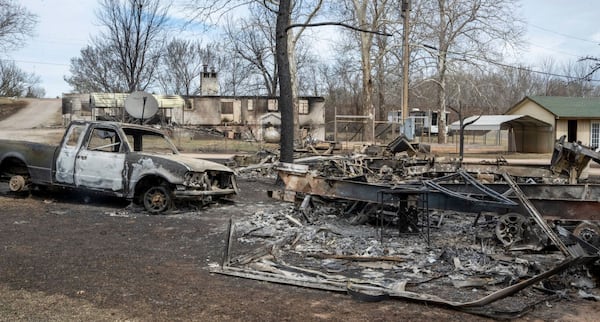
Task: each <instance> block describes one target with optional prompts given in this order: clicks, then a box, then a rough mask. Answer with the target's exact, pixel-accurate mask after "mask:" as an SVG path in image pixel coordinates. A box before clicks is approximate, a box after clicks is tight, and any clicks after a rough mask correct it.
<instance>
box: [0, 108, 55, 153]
mask: <svg viewBox="0 0 600 322" xmlns="http://www.w3.org/2000/svg"><path fill="white" fill-rule="evenodd" d="M23 100H25V101H27V102H28V103H29V104H28V105H27V106H26V107H24V108H22V109H21V110H20V111H19V112H18V113H16V114H14V115H13V116H11V117H9V118H7V119H5V120H3V121H0V139H10V140H25V141H34V142H42V143H56V142H57V141H58V140H59V138H60V136H61V134H62V132H63V129H62V128H57V126H59V125H61V124H62V120H61V117H62V114H61V113H62V111H61V100H60V99H23ZM32 129H35V130H32Z"/></svg>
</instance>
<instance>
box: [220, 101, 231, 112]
mask: <svg viewBox="0 0 600 322" xmlns="http://www.w3.org/2000/svg"><path fill="white" fill-rule="evenodd" d="M221 114H233V102H221Z"/></svg>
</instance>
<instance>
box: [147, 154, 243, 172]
mask: <svg viewBox="0 0 600 322" xmlns="http://www.w3.org/2000/svg"><path fill="white" fill-rule="evenodd" d="M147 155H148V156H152V157H153V158H161V159H165V160H171V161H174V162H177V163H179V164H181V165H183V166H185V167H186V168H188V169H189V171H195V172H204V171H208V170H211V171H223V172H231V173H233V170H231V169H230V168H229V167H227V166H224V165H222V164H220V163H217V162H213V161H208V160H203V159H196V158H192V157H188V156H183V155H180V154H169V155H162V154H153V153H148V154H147Z"/></svg>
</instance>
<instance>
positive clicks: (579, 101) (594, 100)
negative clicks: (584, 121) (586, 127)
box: [526, 96, 600, 118]
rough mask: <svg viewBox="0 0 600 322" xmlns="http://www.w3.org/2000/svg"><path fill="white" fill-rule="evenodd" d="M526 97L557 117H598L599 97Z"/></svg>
mask: <svg viewBox="0 0 600 322" xmlns="http://www.w3.org/2000/svg"><path fill="white" fill-rule="evenodd" d="M527 98H528V99H530V100H532V101H533V102H535V103H537V104H538V105H540V106H541V107H543V108H545V109H547V110H548V111H549V112H550V113H552V114H554V115H556V116H557V117H570V118H599V117H600V97H566V96H528V97H526V99H527Z"/></svg>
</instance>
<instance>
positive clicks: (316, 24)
mask: <svg viewBox="0 0 600 322" xmlns="http://www.w3.org/2000/svg"><path fill="white" fill-rule="evenodd" d="M321 26H341V27H344V28H348V29H352V30H356V31H360V32H365V33H369V34H375V35H380V36H388V37H391V36H392V34H389V33H385V32H381V31H373V30H366V29H362V28H358V27H354V26H350V25H347V24H345V23H342V22H319V23H306V24H304V23H296V24H291V25H289V26H287V28H285V31H288V30H290V29H292V28H297V27H321Z"/></svg>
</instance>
